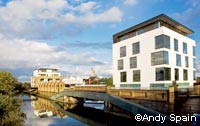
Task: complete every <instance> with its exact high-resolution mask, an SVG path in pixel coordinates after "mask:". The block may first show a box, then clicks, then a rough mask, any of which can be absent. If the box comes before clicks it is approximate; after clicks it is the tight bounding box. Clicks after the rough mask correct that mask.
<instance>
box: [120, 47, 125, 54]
mask: <svg viewBox="0 0 200 126" xmlns="http://www.w3.org/2000/svg"><path fill="white" fill-rule="evenodd" d="M124 56H126V46H123V47H120V57H124Z"/></svg>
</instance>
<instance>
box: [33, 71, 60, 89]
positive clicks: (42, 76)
mask: <svg viewBox="0 0 200 126" xmlns="http://www.w3.org/2000/svg"><path fill="white" fill-rule="evenodd" d="M58 80H61V74H60V73H59V72H58V69H54V68H39V69H36V70H34V71H33V76H32V77H31V87H32V88H35V87H37V85H38V84H39V83H47V82H52V81H53V82H55V81H58Z"/></svg>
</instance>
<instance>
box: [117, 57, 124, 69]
mask: <svg viewBox="0 0 200 126" xmlns="http://www.w3.org/2000/svg"><path fill="white" fill-rule="evenodd" d="M123 69H124V62H123V59H121V60H118V70H123Z"/></svg>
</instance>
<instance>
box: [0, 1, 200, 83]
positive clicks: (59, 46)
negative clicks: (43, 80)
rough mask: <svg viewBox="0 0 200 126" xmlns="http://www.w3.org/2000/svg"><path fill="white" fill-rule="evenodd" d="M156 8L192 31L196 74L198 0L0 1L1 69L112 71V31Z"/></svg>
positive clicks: (22, 74) (25, 75) (25, 76)
mask: <svg viewBox="0 0 200 126" xmlns="http://www.w3.org/2000/svg"><path fill="white" fill-rule="evenodd" d="M161 13H164V14H166V15H168V16H169V17H171V18H173V19H175V20H177V21H178V22H180V23H182V24H184V25H185V26H187V27H189V28H191V29H192V30H194V32H195V33H194V34H192V35H190V36H189V37H190V38H192V39H194V40H195V41H196V45H197V46H196V57H197V58H196V64H197V76H200V63H199V62H200V1H199V0H188V1H183V0H173V1H170V0H98V1H97V0H37V1H33V0H12V1H8V0H0V22H1V23H0V57H1V58H0V70H3V69H4V70H8V71H10V72H12V73H13V74H14V75H15V76H16V77H17V78H18V79H19V80H20V81H27V80H29V79H30V76H31V75H32V71H33V70H34V69H37V68H40V67H51V68H52V67H53V68H58V69H59V70H60V71H62V74H63V75H80V76H88V75H90V70H91V68H94V69H95V71H96V73H97V75H100V76H111V75H112V35H113V34H115V33H117V32H119V31H122V30H124V29H126V28H129V27H131V26H133V25H136V24H138V23H140V22H142V21H145V20H147V19H149V18H152V17H154V16H157V15H159V14H161Z"/></svg>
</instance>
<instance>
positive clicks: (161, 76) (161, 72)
mask: <svg viewBox="0 0 200 126" xmlns="http://www.w3.org/2000/svg"><path fill="white" fill-rule="evenodd" d="M164 80H171V69H170V68H165V67H162V68H156V81H164Z"/></svg>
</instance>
